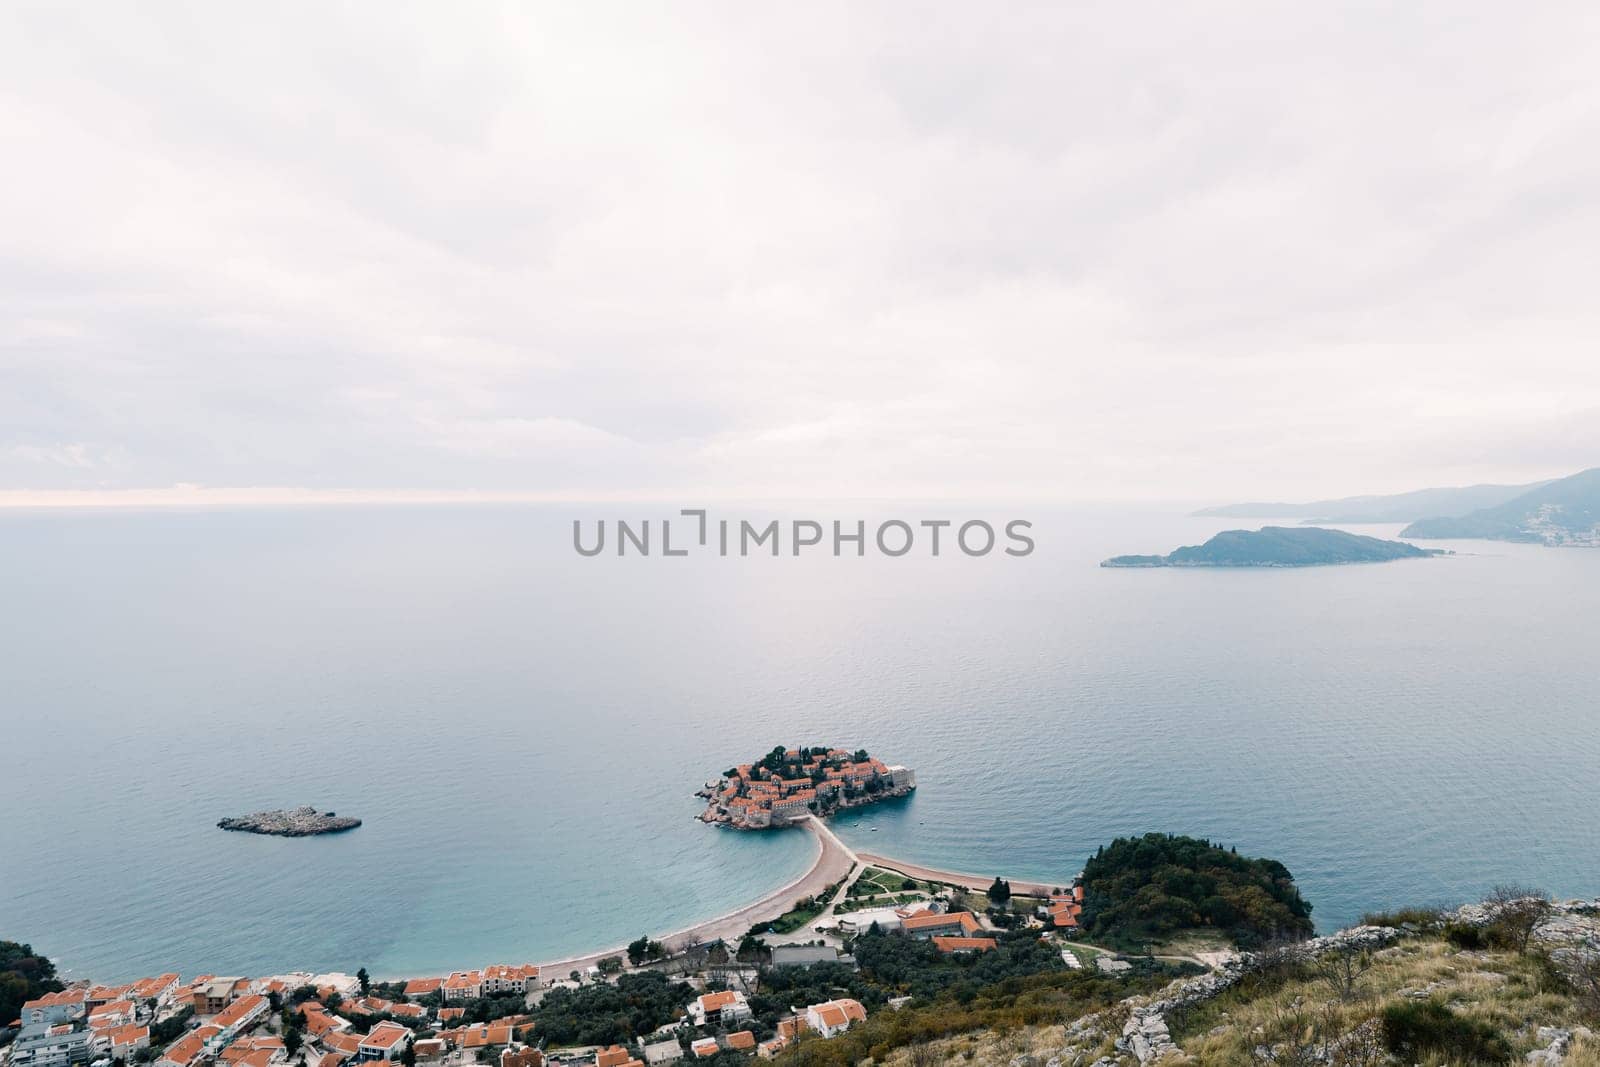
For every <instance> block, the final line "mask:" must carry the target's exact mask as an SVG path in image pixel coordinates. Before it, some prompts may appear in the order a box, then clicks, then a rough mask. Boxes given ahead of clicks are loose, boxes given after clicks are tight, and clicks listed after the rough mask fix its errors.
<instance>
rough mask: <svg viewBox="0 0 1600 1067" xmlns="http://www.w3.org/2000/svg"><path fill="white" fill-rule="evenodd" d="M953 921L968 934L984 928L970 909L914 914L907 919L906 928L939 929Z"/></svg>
mask: <svg viewBox="0 0 1600 1067" xmlns="http://www.w3.org/2000/svg"><path fill="white" fill-rule="evenodd" d="M952 923H954V924H956V925H958V926H960V927H961V929H962V930H963V931H964V932H966V933H968V934H971V933H973V932H975V931H977V930H980V929H982V926H981V924H980V923H979V922H978V919H977V916H975V915H973V914H972V913H971V912H970V911H957V912H950V913H947V914H944V915H939V914H935V913H933V912H928V913H925V914H920V915H912V916H910V917H909V918H907V919H906V920H905V928H906V929H907V930H937V929H939V928H940V927H944V926H949V925H951V924H952Z"/></svg>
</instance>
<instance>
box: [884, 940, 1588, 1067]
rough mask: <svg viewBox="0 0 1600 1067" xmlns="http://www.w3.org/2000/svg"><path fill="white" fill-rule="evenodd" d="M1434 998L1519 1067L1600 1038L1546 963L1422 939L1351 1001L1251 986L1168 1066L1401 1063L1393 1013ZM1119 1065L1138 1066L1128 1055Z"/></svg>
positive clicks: (970, 1060)
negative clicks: (1557, 1037) (1541, 1035)
mask: <svg viewBox="0 0 1600 1067" xmlns="http://www.w3.org/2000/svg"><path fill="white" fill-rule="evenodd" d="M1425 1000H1432V1001H1435V1002H1437V1003H1440V1004H1443V1005H1445V1006H1447V1007H1448V1008H1449V1009H1450V1010H1451V1012H1453V1013H1454V1014H1455V1015H1456V1016H1457V1017H1460V1018H1462V1019H1466V1020H1472V1021H1476V1022H1481V1023H1484V1024H1486V1025H1488V1026H1490V1027H1492V1028H1493V1029H1494V1031H1495V1032H1497V1033H1499V1034H1500V1035H1503V1036H1504V1037H1505V1039H1506V1040H1507V1041H1508V1042H1509V1044H1510V1047H1511V1051H1512V1053H1513V1056H1512V1061H1513V1062H1517V1063H1520V1062H1522V1060H1523V1058H1524V1056H1525V1055H1526V1054H1527V1053H1528V1052H1529V1051H1531V1050H1533V1049H1534V1048H1537V1047H1542V1046H1541V1045H1540V1043H1539V1042H1538V1041H1537V1040H1536V1034H1537V1031H1538V1029H1539V1027H1541V1026H1557V1027H1565V1028H1569V1029H1570V1028H1573V1027H1577V1026H1581V1025H1585V1024H1587V1025H1588V1026H1590V1027H1591V1028H1593V1029H1597V1030H1600V1026H1597V1025H1596V1020H1594V1019H1593V1018H1589V1019H1585V1018H1584V1017H1583V1015H1582V1013H1581V1010H1580V1008H1579V1006H1578V1004H1577V1003H1576V1001H1575V1000H1574V998H1573V997H1572V995H1571V994H1570V992H1569V991H1568V990H1567V989H1566V988H1565V987H1564V985H1563V983H1561V982H1560V980H1559V979H1557V978H1555V977H1554V976H1553V975H1552V974H1551V972H1550V971H1549V969H1548V967H1547V965H1546V964H1545V962H1544V961H1543V960H1541V959H1539V958H1538V957H1535V956H1522V955H1518V954H1515V953H1507V952H1493V951H1486V952H1467V951H1459V950H1457V949H1455V948H1453V947H1451V946H1450V945H1449V944H1447V943H1446V942H1444V941H1443V940H1440V939H1436V938H1421V939H1408V940H1405V941H1402V942H1400V943H1398V944H1397V945H1394V946H1392V947H1390V948H1388V949H1385V950H1383V951H1381V952H1378V953H1375V954H1374V955H1373V956H1372V958H1371V967H1370V969H1369V970H1367V971H1366V972H1365V973H1364V974H1362V975H1361V977H1360V978H1359V980H1358V981H1357V983H1356V988H1355V991H1354V992H1353V994H1351V995H1349V996H1340V995H1339V992H1338V990H1337V989H1336V988H1335V987H1334V986H1333V985H1332V984H1330V983H1329V982H1328V981H1326V980H1324V979H1322V978H1319V977H1317V976H1316V975H1315V974H1313V973H1311V972H1310V971H1308V970H1301V971H1298V972H1295V973H1292V974H1289V975H1280V976H1278V977H1276V978H1270V979H1258V980H1255V981H1253V982H1250V983H1247V984H1245V985H1242V986H1240V987H1238V988H1236V989H1234V990H1232V991H1230V992H1229V993H1227V994H1224V995H1223V996H1222V997H1220V998H1219V999H1217V1000H1216V1001H1214V1002H1212V1003H1210V1004H1208V1005H1205V1006H1204V1007H1202V1008H1199V1009H1196V1010H1195V1011H1193V1012H1191V1013H1190V1014H1189V1015H1188V1016H1187V1017H1186V1018H1183V1019H1174V1020H1171V1022H1173V1024H1174V1026H1173V1034H1174V1037H1175V1039H1176V1040H1177V1041H1178V1044H1179V1046H1180V1048H1181V1049H1182V1054H1181V1056H1178V1057H1173V1058H1171V1059H1168V1060H1166V1061H1163V1063H1164V1064H1165V1065H1175V1064H1180V1063H1183V1064H1194V1065H1212V1064H1219V1065H1220V1064H1261V1063H1263V1062H1264V1061H1263V1060H1262V1059H1261V1058H1260V1057H1258V1056H1257V1055H1256V1050H1257V1049H1258V1048H1261V1047H1263V1046H1265V1047H1267V1048H1270V1049H1274V1050H1275V1051H1276V1053H1277V1057H1276V1062H1279V1063H1294V1062H1305V1061H1304V1060H1300V1061H1297V1060H1296V1058H1295V1055H1296V1052H1297V1051H1299V1050H1310V1049H1318V1046H1321V1048H1320V1049H1318V1051H1324V1050H1326V1049H1327V1048H1328V1046H1329V1045H1331V1046H1332V1051H1333V1054H1332V1055H1331V1056H1328V1057H1327V1058H1326V1059H1324V1060H1323V1061H1322V1062H1324V1063H1328V1064H1330V1065H1331V1067H1373V1065H1377V1064H1392V1063H1394V1062H1397V1061H1395V1060H1394V1059H1392V1058H1390V1057H1387V1056H1386V1055H1385V1054H1384V1053H1383V1050H1382V1049H1381V1047H1380V1046H1381V1040H1380V1038H1379V1036H1378V1035H1379V1033H1380V1031H1379V1026H1380V1020H1381V1018H1382V1015H1383V1012H1384V1009H1385V1007H1386V1006H1388V1005H1391V1004H1405V1003H1418V1002H1421V1001H1425ZM1352 1033H1356V1034H1365V1035H1367V1036H1368V1038H1369V1040H1368V1041H1366V1042H1365V1043H1364V1044H1363V1042H1361V1041H1359V1040H1357V1041H1351V1040H1350V1039H1349V1038H1348V1037H1347V1035H1350V1034H1352ZM1341 1039H1343V1042H1344V1043H1341ZM1067 1043H1068V1038H1067V1031H1066V1027H1065V1026H1064V1025H1054V1026H1045V1027H1031V1028H1021V1029H1016V1030H1011V1031H1009V1032H978V1033H970V1034H963V1035H959V1036H955V1037H951V1038H946V1039H943V1040H940V1041H936V1042H932V1043H930V1044H928V1045H925V1046H922V1047H921V1048H920V1049H899V1050H897V1051H896V1052H895V1053H894V1054H893V1055H891V1056H889V1057H888V1058H887V1059H885V1060H884V1061H883V1062H884V1064H885V1065H888V1067H929V1065H932V1064H957V1065H959V1064H970V1065H972V1067H1009V1065H1010V1064H1012V1063H1014V1062H1015V1061H1016V1060H1017V1059H1018V1057H1025V1058H1028V1059H1031V1060H1032V1062H1033V1063H1034V1064H1037V1065H1040V1067H1042V1065H1043V1064H1044V1063H1046V1061H1048V1060H1049V1059H1050V1058H1051V1057H1052V1056H1054V1055H1056V1054H1058V1053H1060V1051H1061V1050H1062V1048H1063V1047H1064V1046H1065V1045H1066V1044H1067ZM1088 1051H1089V1053H1090V1054H1089V1055H1088V1056H1087V1057H1086V1058H1085V1062H1092V1061H1093V1060H1094V1059H1095V1058H1096V1057H1098V1056H1102V1055H1115V1051H1114V1049H1113V1046H1112V1039H1111V1037H1109V1036H1107V1037H1105V1038H1104V1039H1103V1040H1102V1041H1101V1042H1100V1045H1099V1047H1097V1048H1095V1049H1093V1050H1088ZM1120 1062H1129V1063H1131V1062H1132V1061H1131V1060H1130V1059H1128V1058H1127V1057H1123V1058H1122V1060H1121V1061H1120ZM1265 1062H1272V1061H1265ZM1417 1062H1418V1063H1419V1064H1420V1065H1421V1067H1447V1065H1448V1064H1450V1063H1451V1061H1450V1060H1449V1059H1447V1058H1441V1057H1437V1056H1436V1057H1432V1058H1423V1059H1420V1060H1418V1061H1417ZM1564 1067H1600V1038H1596V1039H1591V1040H1589V1041H1588V1042H1582V1041H1580V1042H1578V1043H1577V1044H1576V1045H1575V1046H1574V1047H1573V1048H1572V1049H1571V1050H1570V1051H1569V1053H1568V1055H1567V1058H1566V1060H1565V1061H1564Z"/></svg>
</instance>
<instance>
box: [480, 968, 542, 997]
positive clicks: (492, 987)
mask: <svg viewBox="0 0 1600 1067" xmlns="http://www.w3.org/2000/svg"><path fill="white" fill-rule="evenodd" d="M538 980H539V968H537V967H535V966H534V965H533V964H531V963H524V964H523V965H522V966H521V967H508V966H506V965H505V964H503V963H496V964H493V965H492V966H489V967H485V968H484V969H483V993H484V995H485V996H487V995H489V994H490V993H526V992H527V991H528V986H529V984H530V983H531V984H537V983H538Z"/></svg>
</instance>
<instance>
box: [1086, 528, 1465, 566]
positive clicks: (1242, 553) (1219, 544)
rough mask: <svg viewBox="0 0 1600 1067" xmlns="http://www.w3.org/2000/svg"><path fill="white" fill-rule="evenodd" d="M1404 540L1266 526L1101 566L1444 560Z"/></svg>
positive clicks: (1115, 559)
mask: <svg viewBox="0 0 1600 1067" xmlns="http://www.w3.org/2000/svg"><path fill="white" fill-rule="evenodd" d="M1441 554H1442V553H1441V550H1439V549H1436V548H1418V547H1417V546H1416V545H1408V544H1405V543H1403V542H1401V541H1384V540H1382V539H1380V538H1377V537H1364V536H1362V535H1361V534H1353V533H1346V532H1345V531H1343V530H1323V529H1319V528H1318V527H1315V526H1293V527H1285V526H1266V527H1263V528H1261V529H1260V530H1255V531H1251V530H1225V531H1223V532H1222V533H1219V534H1217V535H1216V536H1215V537H1213V538H1212V539H1211V540H1209V541H1207V542H1206V543H1205V544H1203V545H1188V546H1185V547H1183V548H1180V549H1177V550H1176V551H1173V552H1171V553H1169V554H1167V555H1165V556H1113V557H1111V558H1110V559H1108V560H1106V561H1104V562H1103V563H1101V564H1100V566H1102V567H1321V566H1326V565H1329V564H1334V563H1382V562H1386V561H1388V560H1392V559H1420V558H1423V557H1426V556H1437V555H1441Z"/></svg>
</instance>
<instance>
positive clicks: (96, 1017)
mask: <svg viewBox="0 0 1600 1067" xmlns="http://www.w3.org/2000/svg"><path fill="white" fill-rule="evenodd" d="M131 1022H133V1001H131V1000H110V1001H106V1002H105V1003H104V1004H101V1005H100V1006H99V1007H98V1008H91V1009H89V1029H91V1030H110V1029H112V1028H113V1027H117V1026H127V1025H128V1024H129V1023H131Z"/></svg>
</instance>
